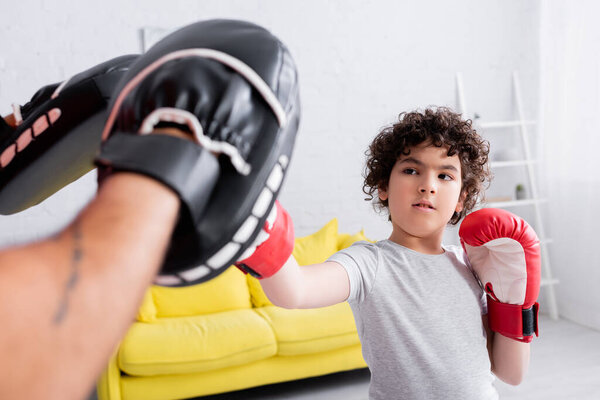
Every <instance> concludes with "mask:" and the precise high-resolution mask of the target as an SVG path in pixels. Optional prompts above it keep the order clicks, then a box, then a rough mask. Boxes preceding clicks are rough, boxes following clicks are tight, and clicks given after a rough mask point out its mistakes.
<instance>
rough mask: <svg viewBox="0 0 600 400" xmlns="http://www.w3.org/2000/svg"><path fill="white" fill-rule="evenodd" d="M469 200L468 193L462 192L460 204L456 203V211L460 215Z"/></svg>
mask: <svg viewBox="0 0 600 400" xmlns="http://www.w3.org/2000/svg"><path fill="white" fill-rule="evenodd" d="M466 198H467V192H464V191H463V192H462V193H461V194H460V197H459V198H458V203H456V208H455V211H456V212H457V213H460V212H461V211H462V210H463V208H464V203H465V199H466Z"/></svg>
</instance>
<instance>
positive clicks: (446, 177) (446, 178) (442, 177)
mask: <svg viewBox="0 0 600 400" xmlns="http://www.w3.org/2000/svg"><path fill="white" fill-rule="evenodd" d="M438 178H440V179H443V180H445V181H451V180H452V179H453V178H452V176H451V175H448V174H439V175H438Z"/></svg>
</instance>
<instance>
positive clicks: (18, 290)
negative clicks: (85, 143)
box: [0, 173, 179, 399]
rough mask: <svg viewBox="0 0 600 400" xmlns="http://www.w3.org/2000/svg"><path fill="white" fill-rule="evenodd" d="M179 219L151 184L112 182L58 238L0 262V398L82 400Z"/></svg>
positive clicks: (130, 179) (168, 198) (172, 203)
mask: <svg viewBox="0 0 600 400" xmlns="http://www.w3.org/2000/svg"><path fill="white" fill-rule="evenodd" d="M178 209H179V200H178V198H177V197H176V196H175V194H174V193H172V192H171V191H169V190H168V189H166V188H165V187H164V186H162V185H160V184H158V183H157V182H155V181H153V180H150V179H148V178H145V177H143V176H139V175H133V174H127V173H121V174H115V175H113V176H111V177H110V178H108V179H107V181H106V182H105V183H104V184H103V185H102V187H101V189H100V190H99V192H98V196H97V197H96V199H94V201H93V202H92V203H90V205H89V206H88V207H87V208H86V209H85V210H84V211H83V212H82V213H81V214H80V215H79V216H78V217H77V219H76V220H75V221H74V222H73V223H72V224H71V225H70V226H69V227H68V228H67V229H65V230H64V231H63V232H61V233H60V234H58V235H57V236H55V237H53V238H51V239H48V240H45V241H42V242H38V243H35V244H31V245H27V246H23V247H20V248H16V249H9V250H5V251H3V252H0V321H2V327H3V328H2V332H1V333H0V354H2V360H1V361H0V376H2V379H1V380H0V398H23V399H25V398H45V399H48V398H60V399H69V398H73V399H79V398H83V397H84V396H86V395H87V393H88V392H89V390H90V389H91V387H92V386H93V384H94V382H95V380H96V378H97V377H98V375H99V374H100V372H101V371H102V369H103V368H104V366H105V365H106V363H107V361H108V359H109V357H110V355H111V353H112V351H113V350H114V348H115V346H116V345H117V344H118V342H119V340H120V339H121V337H122V336H123V335H124V333H125V332H126V330H127V328H128V327H129V325H130V324H131V322H132V321H133V319H134V316H135V312H136V310H137V308H138V307H139V304H140V302H141V299H142V297H143V294H144V292H145V290H146V289H147V287H148V286H149V285H150V283H151V281H152V278H153V276H154V275H155V274H156V271H157V270H158V268H159V266H160V264H161V262H162V258H163V256H164V252H165V250H166V246H167V244H168V241H169V238H170V236H171V231H172V228H173V225H174V222H175V220H176V217H177V212H178Z"/></svg>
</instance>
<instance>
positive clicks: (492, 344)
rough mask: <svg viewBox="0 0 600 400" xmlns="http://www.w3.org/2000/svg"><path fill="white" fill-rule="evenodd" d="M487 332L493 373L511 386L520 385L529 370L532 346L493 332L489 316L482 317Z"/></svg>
mask: <svg viewBox="0 0 600 400" xmlns="http://www.w3.org/2000/svg"><path fill="white" fill-rule="evenodd" d="M482 320H483V326H484V327H485V330H486V332H487V341H488V352H489V356H490V362H491V364H492V372H493V373H494V375H496V376H497V377H498V378H499V379H500V380H502V381H503V382H505V383H508V384H509V385H518V384H520V383H521V382H522V381H523V377H524V376H525V373H526V372H527V369H528V368H529V356H530V344H529V343H523V342H519V341H516V340H513V339H510V338H507V337H506V336H503V335H501V334H499V333H496V332H494V331H492V330H491V329H490V327H489V325H488V316H487V315H484V316H483V317H482Z"/></svg>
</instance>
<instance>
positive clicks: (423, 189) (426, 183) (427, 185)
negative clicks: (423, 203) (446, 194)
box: [419, 179, 436, 194]
mask: <svg viewBox="0 0 600 400" xmlns="http://www.w3.org/2000/svg"><path fill="white" fill-rule="evenodd" d="M419 192H420V193H423V194H425V193H430V194H435V192H436V187H435V183H434V181H433V180H431V179H423V181H422V182H421V184H420V185H419Z"/></svg>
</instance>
